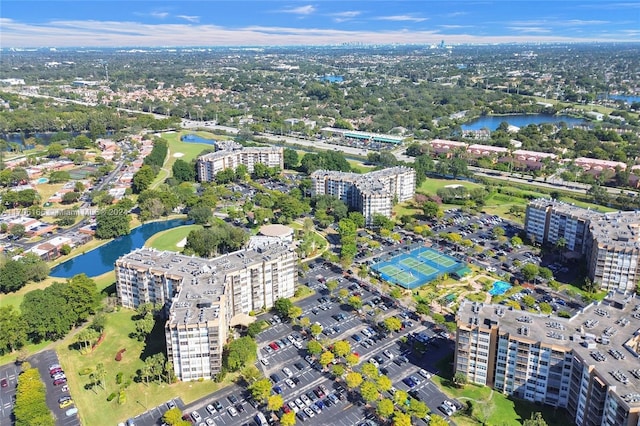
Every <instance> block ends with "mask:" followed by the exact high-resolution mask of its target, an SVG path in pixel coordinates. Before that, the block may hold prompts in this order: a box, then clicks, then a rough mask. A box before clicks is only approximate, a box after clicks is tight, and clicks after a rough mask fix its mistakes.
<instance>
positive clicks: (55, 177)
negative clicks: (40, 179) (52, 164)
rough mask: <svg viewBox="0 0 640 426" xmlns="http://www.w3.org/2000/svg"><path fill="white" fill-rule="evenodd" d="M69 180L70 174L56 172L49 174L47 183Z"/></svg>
mask: <svg viewBox="0 0 640 426" xmlns="http://www.w3.org/2000/svg"><path fill="white" fill-rule="evenodd" d="M70 179H71V174H70V173H69V172H67V171H64V170H56V171H53V172H51V173H50V174H49V183H63V182H67V181H69V180H70Z"/></svg>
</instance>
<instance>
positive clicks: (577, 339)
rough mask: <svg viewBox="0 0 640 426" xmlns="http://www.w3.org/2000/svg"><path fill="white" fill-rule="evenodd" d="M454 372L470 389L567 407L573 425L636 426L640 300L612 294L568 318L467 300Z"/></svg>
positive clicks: (639, 397) (460, 319) (639, 408)
mask: <svg viewBox="0 0 640 426" xmlns="http://www.w3.org/2000/svg"><path fill="white" fill-rule="evenodd" d="M457 328H458V330H457V333H456V351H455V361H454V368H455V372H456V373H462V374H464V375H465V376H466V377H467V380H468V381H469V382H472V383H477V384H481V385H486V386H490V387H492V388H493V389H495V390H496V391H499V392H502V393H504V394H506V395H512V396H515V397H518V398H521V399H525V400H528V401H531V402H536V403H543V404H547V405H551V406H554V407H559V408H565V409H567V411H568V412H569V414H570V416H571V418H572V419H573V421H574V422H575V424H577V425H578V426H587V425H588V426H596V425H600V426H637V425H638V424H639V422H640V368H639V367H640V365H639V364H638V357H640V336H639V334H640V333H639V332H638V330H639V329H640V298H638V297H637V296H636V295H635V294H634V295H624V294H614V293H611V294H610V295H609V297H608V298H607V299H605V301H603V302H602V303H600V304H592V305H590V306H588V307H587V308H585V309H584V310H583V311H582V312H580V313H578V314H576V315H575V316H574V317H572V318H555V317H553V318H552V317H550V316H548V315H539V314H533V313H530V312H523V311H520V310H514V309H512V308H509V307H506V306H504V305H484V304H482V303H475V302H474V303H471V302H469V301H465V302H464V303H463V304H462V305H461V306H460V309H459V311H458V313H457Z"/></svg>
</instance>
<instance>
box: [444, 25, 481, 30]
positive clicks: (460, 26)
mask: <svg viewBox="0 0 640 426" xmlns="http://www.w3.org/2000/svg"><path fill="white" fill-rule="evenodd" d="M438 28H443V29H445V30H455V29H459V28H473V25H449V24H442V25H438Z"/></svg>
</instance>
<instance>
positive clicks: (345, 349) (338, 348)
mask: <svg viewBox="0 0 640 426" xmlns="http://www.w3.org/2000/svg"><path fill="white" fill-rule="evenodd" d="M332 350H333V353H334V354H335V355H336V356H338V357H345V356H347V354H349V353H351V344H349V342H347V341H346V340H338V341H337V342H335V343H334V344H333V349H332Z"/></svg>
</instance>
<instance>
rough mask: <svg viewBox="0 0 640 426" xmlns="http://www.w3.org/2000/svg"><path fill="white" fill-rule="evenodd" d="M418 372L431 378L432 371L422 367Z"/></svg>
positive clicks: (426, 377)
mask: <svg viewBox="0 0 640 426" xmlns="http://www.w3.org/2000/svg"><path fill="white" fill-rule="evenodd" d="M418 374H419V375H421V376H422V377H424V378H425V379H430V378H431V373H429V372H428V371H427V370H425V369H423V368H421V369H420V370H419V371H418Z"/></svg>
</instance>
